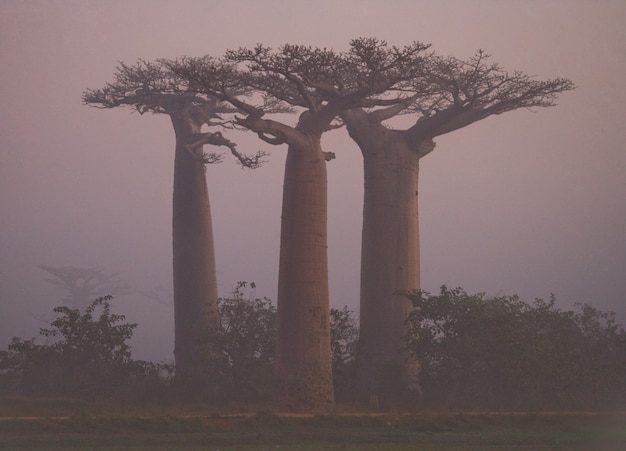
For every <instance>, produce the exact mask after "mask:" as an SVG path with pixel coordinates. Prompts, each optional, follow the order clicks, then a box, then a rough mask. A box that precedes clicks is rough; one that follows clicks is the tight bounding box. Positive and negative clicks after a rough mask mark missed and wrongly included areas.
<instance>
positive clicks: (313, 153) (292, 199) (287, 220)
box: [276, 135, 334, 411]
mask: <svg viewBox="0 0 626 451" xmlns="http://www.w3.org/2000/svg"><path fill="white" fill-rule="evenodd" d="M307 138H308V139H307V140H306V143H304V145H302V144H301V145H298V146H296V145H294V144H291V145H289V150H288V153H287V162H286V166H285V179H284V186H283V204H282V219H281V242H280V264H279V275H278V324H277V335H278V336H277V345H276V346H277V347H276V376H277V383H278V390H279V398H280V401H281V403H282V405H283V406H284V407H287V408H291V409H293V410H307V411H315V410H325V409H328V408H329V407H331V406H332V405H333V404H334V395H333V385H332V365H331V354H330V320H329V294H328V257H327V248H328V243H327V223H326V219H327V178H326V162H325V159H324V154H323V152H322V149H321V146H320V139H319V136H313V137H311V136H308V135H307Z"/></svg>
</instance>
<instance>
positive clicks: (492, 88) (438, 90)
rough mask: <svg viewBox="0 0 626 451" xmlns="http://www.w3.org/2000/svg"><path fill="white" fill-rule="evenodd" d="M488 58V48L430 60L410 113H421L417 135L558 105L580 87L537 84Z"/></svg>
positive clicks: (565, 82) (555, 82)
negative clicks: (468, 54) (565, 94)
mask: <svg viewBox="0 0 626 451" xmlns="http://www.w3.org/2000/svg"><path fill="white" fill-rule="evenodd" d="M489 59H490V55H488V54H486V53H485V52H484V51H483V50H479V51H478V52H477V53H476V54H474V55H473V56H472V57H471V58H469V59H467V60H462V59H459V58H455V57H439V56H433V58H431V59H429V61H428V65H427V67H426V68H425V71H424V76H423V77H418V78H416V79H415V80H414V83H413V86H412V90H413V92H414V93H415V95H416V98H415V101H414V102H413V103H412V104H411V105H410V106H409V107H407V111H406V112H413V113H418V114H419V115H420V118H419V119H418V121H417V123H416V124H415V125H414V127H413V129H412V131H419V132H420V133H421V134H422V135H423V136H427V137H429V138H432V137H435V136H439V135H443V134H445V133H449V132H451V131H454V130H457V129H459V128H462V127H465V126H467V125H469V124H471V123H473V122H476V121H479V120H481V119H484V118H486V117H488V116H491V115H494V114H501V113H505V112H507V111H512V110H516V109H519V108H533V107H549V106H553V105H556V100H557V98H558V95H559V94H560V93H562V92H565V91H570V90H572V89H574V88H575V86H574V84H573V83H572V81H570V80H569V79H567V78H560V77H558V78H553V79H548V80H537V79H535V78H534V77H533V76H530V75H527V74H524V73H522V72H520V71H513V72H508V71H506V70H505V69H503V68H502V67H501V66H500V65H499V64H497V63H492V62H491V61H490V60H489Z"/></svg>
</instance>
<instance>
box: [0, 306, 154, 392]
mask: <svg viewBox="0 0 626 451" xmlns="http://www.w3.org/2000/svg"><path fill="white" fill-rule="evenodd" d="M110 300H111V296H105V297H101V298H98V299H96V300H95V301H93V302H92V303H91V304H90V305H89V306H88V307H87V308H86V309H85V311H84V313H81V312H80V310H79V309H71V308H69V307H65V306H64V307H57V308H55V309H54V312H55V313H56V314H57V317H56V318H55V319H54V320H53V321H52V322H51V323H50V326H51V327H50V328H42V329H40V332H39V333H40V335H41V336H43V337H45V338H46V344H43V345H40V344H37V343H36V342H35V338H33V339H30V340H23V339H20V338H17V337H15V338H13V340H12V341H11V343H10V344H9V346H8V349H7V350H6V351H0V373H2V378H3V379H4V381H5V383H6V387H7V389H10V390H13V391H15V392H18V393H23V394H32V395H45V396H87V397H104V396H110V395H111V394H113V393H114V392H115V391H116V390H119V389H120V387H121V386H122V385H123V384H126V383H128V382H129V381H130V380H132V379H133V378H135V379H136V378H137V377H143V376H145V375H147V374H151V372H152V373H154V371H155V366H154V365H151V364H147V363H145V362H135V361H133V360H132V357H131V350H130V346H129V345H128V343H127V341H128V340H129V339H130V338H131V337H132V335H133V330H134V329H135V328H136V327H137V324H129V323H125V322H124V320H125V317H124V316H123V315H116V314H113V313H111V311H110V304H109V301H110Z"/></svg>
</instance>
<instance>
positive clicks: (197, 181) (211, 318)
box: [172, 115, 217, 379]
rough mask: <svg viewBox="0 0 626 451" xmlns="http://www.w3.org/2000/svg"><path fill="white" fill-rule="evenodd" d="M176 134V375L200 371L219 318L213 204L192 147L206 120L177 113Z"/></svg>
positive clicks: (197, 153)
mask: <svg viewBox="0 0 626 451" xmlns="http://www.w3.org/2000/svg"><path fill="white" fill-rule="evenodd" d="M172 123H173V125H174V130H175V132H176V155H175V159H174V196H173V224H172V226H173V255H174V259H173V265H174V329H175V345H174V357H175V359H176V375H177V377H179V376H181V377H182V378H183V379H185V378H189V377H193V376H194V375H196V374H195V371H197V370H198V363H199V361H200V359H201V356H202V353H203V352H205V351H206V347H205V345H206V344H205V343H203V341H202V337H203V335H204V333H205V332H206V331H207V330H208V328H209V327H211V325H212V324H215V322H216V321H217V278H216V270H215V250H214V243H213V225H212V221H211V206H210V203H209V193H208V189H207V184H206V171H205V166H204V163H203V162H202V145H197V146H195V147H192V146H191V145H190V144H189V143H190V142H191V141H192V135H193V134H197V133H200V127H201V124H198V123H195V122H194V121H193V120H191V119H190V118H189V117H186V116H182V117H177V116H174V115H172Z"/></svg>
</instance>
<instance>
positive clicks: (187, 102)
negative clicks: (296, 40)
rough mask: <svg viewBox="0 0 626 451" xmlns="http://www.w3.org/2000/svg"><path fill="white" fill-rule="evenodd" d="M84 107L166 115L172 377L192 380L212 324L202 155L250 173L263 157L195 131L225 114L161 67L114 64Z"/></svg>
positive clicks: (212, 275)
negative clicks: (171, 148)
mask: <svg viewBox="0 0 626 451" xmlns="http://www.w3.org/2000/svg"><path fill="white" fill-rule="evenodd" d="M83 102H84V103H85V104H87V105H92V106H95V107H97V108H105V109H108V108H117V107H130V108H132V109H134V110H135V111H137V112H139V113H140V114H144V113H147V112H150V113H154V114H167V115H168V116H169V117H170V119H171V121H172V125H173V127H174V132H175V134H176V149H175V157H174V196H173V252H174V261H173V267H174V316H175V349H174V356H175V359H176V370H177V377H185V373H187V374H192V373H193V371H192V367H193V365H194V361H195V360H196V359H197V356H198V353H199V352H200V348H199V347H200V346H201V343H200V341H201V338H200V336H201V333H202V331H204V330H206V329H207V327H210V326H211V321H216V316H215V315H214V313H215V312H216V311H217V310H216V309H217V280H216V279H217V277H216V269H215V250H214V242H213V228H212V220H211V208H210V203H209V193H208V189H207V184H206V175H205V172H206V171H205V164H211V163H218V162H220V161H221V159H222V156H221V155H220V154H217V153H214V152H212V153H204V152H203V147H204V145H205V144H210V145H213V146H225V147H227V148H228V149H230V152H231V153H232V154H233V155H234V156H235V157H236V159H237V161H238V162H239V163H240V164H241V165H242V166H244V167H248V168H255V167H257V166H259V165H260V164H261V162H262V158H263V154H262V153H258V154H257V155H255V156H252V157H249V156H245V155H242V154H240V153H239V152H238V151H237V149H236V147H235V144H234V143H232V142H231V141H229V140H228V139H226V138H225V137H224V136H223V135H222V134H221V133H220V132H219V131H217V132H202V130H201V129H202V127H203V126H204V125H208V126H217V125H224V121H222V120H221V119H220V116H219V114H220V113H224V112H229V111H232V110H233V109H232V107H230V106H227V105H225V104H222V103H220V102H219V101H217V100H215V99H214V98H207V97H203V96H198V95H195V94H194V93H191V92H188V91H186V90H185V89H184V87H183V86H182V85H181V79H180V78H179V77H177V76H176V75H175V74H174V73H173V72H171V71H170V70H169V69H168V68H167V66H166V65H165V64H164V63H163V62H162V61H156V62H147V61H139V62H138V63H137V64H135V65H132V66H129V65H126V64H124V63H120V65H119V66H118V67H117V71H116V73H115V76H114V81H113V82H112V83H108V84H107V85H106V86H105V87H104V88H102V89H95V90H87V91H85V92H84V94H83Z"/></svg>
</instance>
